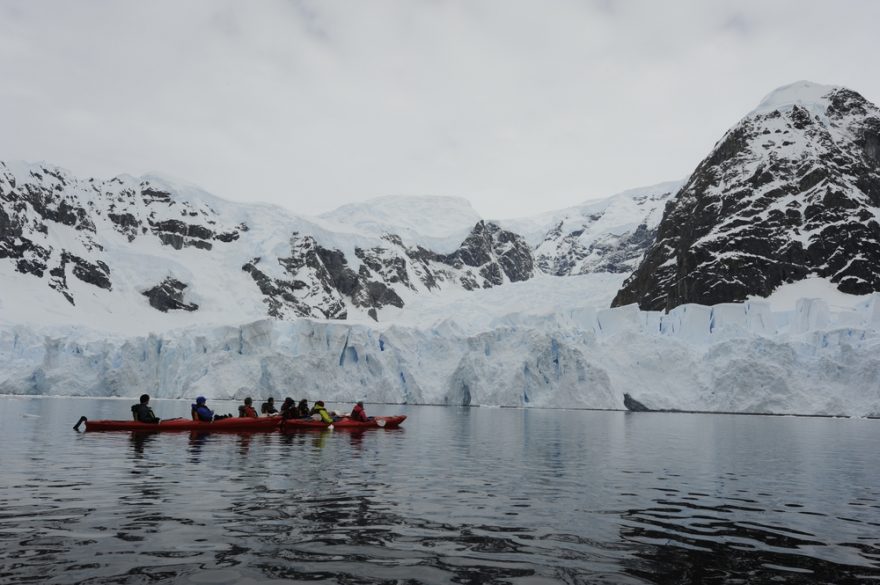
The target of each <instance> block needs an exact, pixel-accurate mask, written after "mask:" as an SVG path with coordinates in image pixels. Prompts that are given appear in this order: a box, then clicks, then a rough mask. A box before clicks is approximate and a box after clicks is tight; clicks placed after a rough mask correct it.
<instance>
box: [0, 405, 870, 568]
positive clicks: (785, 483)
mask: <svg viewBox="0 0 880 585" xmlns="http://www.w3.org/2000/svg"><path fill="white" fill-rule="evenodd" d="M4 400H5V399H3V398H0V403H2V405H3V406H4V407H8V408H4V409H2V410H0V416H2V417H4V418H3V420H2V421H0V440H3V442H4V444H10V443H9V441H11V440H13V439H17V440H18V441H19V448H18V449H17V450H14V451H10V450H7V451H6V452H5V453H3V455H2V456H3V461H2V463H3V468H4V469H8V470H10V472H9V474H8V475H7V476H6V479H4V481H3V482H2V483H0V581H2V582H4V583H7V582H8V583H10V584H12V583H28V582H35V581H37V582H40V583H50V584H51V583H90V584H105V583H106V584H109V583H114V584H120V583H268V582H278V581H280V580H286V581H309V582H315V583H395V582H396V583H523V584H525V583H528V584H541V583H633V584H635V583H703V582H708V583H712V582H718V583H721V582H724V583H737V582H738V583H763V582H774V583H809V582H818V583H826V582H834V583H841V582H843V583H846V582H859V581H860V580H864V579H872V580H875V581H876V580H880V531H878V530H877V526H880V508H878V504H877V502H878V501H880V490H878V487H877V486H880V472H878V466H877V465H870V464H868V462H869V461H874V462H875V463H876V456H875V455H874V453H875V450H876V449H875V447H876V445H877V444H880V433H878V432H877V431H876V430H875V428H876V426H880V425H875V426H867V427H866V426H860V427H859V428H858V429H857V430H858V432H857V433H856V432H847V430H848V429H849V428H850V427H846V426H842V425H846V424H847V421H839V420H837V421H824V420H816V419H774V418H771V417H712V416H704V415H692V416H690V417H679V416H675V415H670V416H650V417H639V416H627V415H624V414H623V413H595V412H566V411H534V410H533V411H520V410H514V409H492V410H486V409H470V410H468V409H451V408H448V409H446V408H426V407H425V408H417V407H406V413H407V414H408V415H409V416H410V418H409V419H408V420H407V423H406V428H405V429H402V430H400V431H396V432H392V431H389V430H378V432H367V433H344V432H312V433H287V434H281V433H261V434H252V435H247V434H244V435H212V434H206V433H182V434H159V433H156V434H149V435H138V434H126V433H104V434H102V433H87V434H81V435H76V434H73V433H71V432H70V431H69V428H68V427H69V426H70V425H69V424H66V423H67V421H61V420H60V419H59V420H57V421H55V420H54V419H53V418H52V416H53V415H52V414H51V412H54V411H51V409H49V411H47V412H45V413H40V414H41V416H40V418H39V419H31V418H22V417H14V416H13V417H12V418H9V416H10V414H9V413H10V412H12V413H13V414H14V411H15V408H21V405H22V403H25V402H27V403H28V404H29V406H28V408H33V409H37V410H39V408H40V407H46V403H49V402H51V401H31V402H28V401H18V402H15V403H11V402H10V401H7V402H6V403H3V401H4ZM47 408H48V407H47ZM77 408H82V409H84V412H85V414H87V415H89V416H91V414H90V412H89V411H88V408H93V409H94V410H95V411H96V412H97V411H99V410H101V409H104V411H112V410H111V409H113V408H119V409H120V410H121V411H124V410H125V408H123V407H122V406H120V405H119V403H118V402H113V401H97V400H96V401H78V402H77ZM126 408H127V407H126ZM377 409H379V407H377ZM389 409H390V407H389ZM393 410H397V408H394V409H393ZM50 411H51V412H50ZM65 414H67V413H65ZM62 422H63V423H65V424H63V425H62V424H61V423H62ZM54 423H57V424H54ZM36 424H39V425H40V427H41V429H43V430H42V431H41V432H40V433H36V432H34V428H33V425H36ZM64 429H67V430H66V431H65V430H64ZM22 437H34V439H33V440H32V442H31V443H28V442H24V443H21V438H22ZM817 445H821V448H817ZM836 453H837V454H839V453H846V454H847V456H846V457H836V456H835V454H836ZM854 454H860V456H859V457H855V456H854ZM872 457H874V459H873V460H872V459H870V458H872Z"/></svg>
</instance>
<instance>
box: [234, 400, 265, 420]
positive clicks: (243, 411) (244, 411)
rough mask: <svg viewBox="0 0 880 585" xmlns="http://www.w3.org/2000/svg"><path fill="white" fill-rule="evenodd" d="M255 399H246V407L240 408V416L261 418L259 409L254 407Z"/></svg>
mask: <svg viewBox="0 0 880 585" xmlns="http://www.w3.org/2000/svg"><path fill="white" fill-rule="evenodd" d="M253 403H254V401H253V399H252V398H251V397H250V396H248V397H247V398H245V399H244V405H243V406H239V407H238V416H240V417H243V418H259V417H260V415H258V414H257V409H256V408H254V407H253Z"/></svg>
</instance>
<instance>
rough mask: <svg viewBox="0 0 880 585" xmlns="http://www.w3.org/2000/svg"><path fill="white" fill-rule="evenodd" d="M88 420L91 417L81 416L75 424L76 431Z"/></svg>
mask: <svg viewBox="0 0 880 585" xmlns="http://www.w3.org/2000/svg"><path fill="white" fill-rule="evenodd" d="M87 420H89V419H87V418H86V417H84V416H81V417H79V420H78V421H76V424H75V425H73V430H75V431H79V425H81V424H83V423H84V422H86V421H87Z"/></svg>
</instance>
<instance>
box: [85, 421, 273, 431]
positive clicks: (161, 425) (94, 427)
mask: <svg viewBox="0 0 880 585" xmlns="http://www.w3.org/2000/svg"><path fill="white" fill-rule="evenodd" d="M81 423H85V425H86V431H87V432H89V431H141V432H159V431H207V432H230V433H236V432H254V431H272V430H275V429H277V428H278V426H279V425H280V424H281V417H269V418H239V417H232V418H224V419H220V420H215V421H214V422H202V421H198V420H186V419H183V418H178V419H171V420H163V421H161V422H158V423H143V422H136V421H132V420H89V419H87V418H86V417H82V418H81V419H80V422H78V423H76V426H75V427H73V428H74V429H77V430H78V429H79V425H80V424H81Z"/></svg>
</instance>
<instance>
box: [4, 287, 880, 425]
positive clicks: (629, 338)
mask: <svg viewBox="0 0 880 585" xmlns="http://www.w3.org/2000/svg"><path fill="white" fill-rule="evenodd" d="M607 278H618V279H620V278H622V277H621V276H618V275H587V276H582V277H570V278H566V279H559V278H553V277H546V278H542V279H537V280H536V281H534V282H527V283H517V285H513V286H506V287H499V288H498V289H491V290H486V291H479V294H471V299H470V300H468V299H467V298H466V297H464V296H462V297H460V298H451V299H450V298H447V297H439V296H438V297H437V298H436V299H435V301H436V302H437V303H438V306H437V307H435V310H434V311H427V310H425V311H421V312H409V313H407V318H403V317H401V318H400V319H398V320H397V321H396V322H390V323H375V322H370V321H366V320H364V321H361V322H351V321H323V320H315V319H305V318H303V319H297V320H294V321H280V320H273V319H260V320H257V321H252V322H246V323H241V324H239V325H234V326H231V325H191V326H187V327H183V328H178V329H167V330H164V331H161V332H156V333H149V334H140V335H130V336H129V335H125V334H124V333H121V332H119V331H115V332H108V331H102V330H98V329H90V328H88V327H86V326H82V325H77V326H54V325H34V324H28V323H11V322H9V321H8V320H7V321H5V322H0V359H2V360H3V363H4V364H5V367H4V369H3V371H2V373H0V393H5V394H30V395H59V394H60V395H73V396H136V395H138V394H140V393H142V392H147V393H150V394H152V395H153V396H156V397H162V398H183V397H192V396H195V395H198V394H203V395H205V396H208V397H210V398H215V399H241V398H243V397H244V396H246V395H250V396H254V397H266V396H269V395H273V396H276V397H278V396H288V395H289V396H292V397H293V398H295V399H300V398H307V399H309V400H317V399H323V400H325V401H329V402H341V403H348V402H351V401H353V400H357V399H363V400H366V401H367V402H372V403H397V404H401V403H407V404H443V405H470V406H477V405H492V406H514V407H543V408H553V407H559V408H593V409H623V408H624V405H623V396H624V394H625V393H626V394H629V395H631V396H632V397H633V398H635V399H636V400H638V401H639V402H641V403H642V404H644V405H645V406H647V407H648V408H650V409H652V410H686V411H709V412H749V413H773V414H808V415H834V416H837V415H840V416H856V417H863V416H878V415H880V351H878V350H880V293H874V294H873V295H868V296H854V295H843V296H844V297H846V299H845V301H846V302H845V303H841V301H840V299H839V298H836V299H833V300H831V299H829V298H797V299H793V298H791V296H792V295H791V294H789V295H788V296H787V297H786V295H785V294H784V293H780V294H779V295H776V296H775V297H771V298H768V299H762V300H750V301H747V302H745V303H735V304H734V303H729V304H719V305H715V306H704V305H693V304H688V305H682V306H680V307H678V308H676V309H674V310H672V311H670V312H669V313H663V312H655V311H641V310H639V309H638V308H637V307H636V306H635V305H627V306H623V307H617V308H611V309H599V308H596V307H598V306H601V303H602V302H603V301H604V300H605V299H603V298H601V294H600V291H608V290H609V287H608V282H607ZM563 281H565V283H567V284H563ZM815 282H819V283H820V284H821V283H822V282H823V281H822V279H815ZM591 283H592V286H593V289H594V291H595V292H594V294H593V295H591V294H589V290H590V287H591ZM559 286H563V287H571V290H570V291H566V290H562V291H561V292H559V293H558V294H559V295H563V296H567V297H568V298H569V299H573V301H572V302H570V303H568V304H566V305H564V307H563V306H561V305H560V304H557V301H558V300H559V299H558V298H554V297H553V295H552V294H544V291H547V290H550V289H551V288H553V289H557V288H558V287H559ZM799 286H800V287H801V288H803V286H804V285H803V284H801V285H799ZM827 286H829V287H830V286H833V285H830V284H827ZM612 288H613V287H612ZM576 289H579V290H582V291H587V292H588V294H585V295H583V298H582V299H580V300H578V299H577V297H573V296H572V295H571V293H572V292H573V291H574V290H576ZM797 292H798V291H797V290H796V291H795V294H796V293H797ZM800 292H803V291H802V290H801V291H800ZM605 294H606V295H607V294H608V293H607V292H606V293H605ZM540 299H543V300H544V302H543V304H542V303H541V302H540ZM451 305H454V306H455V311H452V310H449V311H444V310H443V307H444V306H446V307H447V308H449V307H450V306H451ZM606 306H607V305H606ZM444 312H445V313H446V314H447V315H450V316H448V317H445V318H439V319H437V318H436V317H437V316H438V315H443V314H444ZM624 348H625V351H622V349H624Z"/></svg>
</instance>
